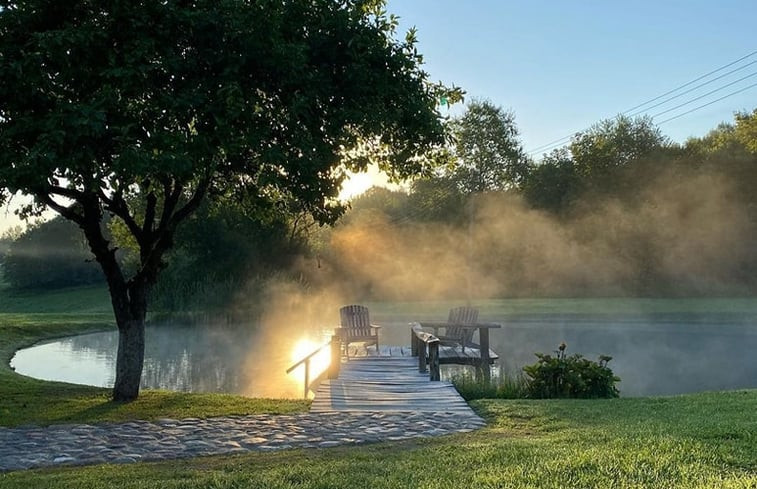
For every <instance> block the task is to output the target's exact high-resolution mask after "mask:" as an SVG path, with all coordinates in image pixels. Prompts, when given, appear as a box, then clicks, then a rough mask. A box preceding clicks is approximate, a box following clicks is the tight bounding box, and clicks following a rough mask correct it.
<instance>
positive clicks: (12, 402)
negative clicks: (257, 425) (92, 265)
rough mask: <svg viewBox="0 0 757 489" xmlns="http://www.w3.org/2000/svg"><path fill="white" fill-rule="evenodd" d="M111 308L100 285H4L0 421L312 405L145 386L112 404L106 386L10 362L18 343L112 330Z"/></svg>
mask: <svg viewBox="0 0 757 489" xmlns="http://www.w3.org/2000/svg"><path fill="white" fill-rule="evenodd" d="M109 308H110V305H109V303H108V293H107V291H105V290H103V289H102V288H100V287H81V288H76V289H68V290H64V291H53V292H44V293H41V292H37V293H24V294H10V293H9V292H8V290H7V289H6V290H0V426H18V425H23V424H37V425H44V424H53V423H70V422H98V421H126V420H131V419H157V418H163V417H167V418H182V417H184V418H185V417H210V416H223V415H230V414H255V413H292V412H303V411H306V410H307V408H308V403H307V402H306V401H302V400H291V401H290V400H275V399H250V398H246V397H241V396H232V395H225V394H185V393H177V392H167V391H143V392H142V393H141V395H140V397H139V399H138V400H137V401H135V402H132V403H127V404H124V403H114V402H111V401H110V400H109V397H110V390H109V389H101V388H96V387H88V386H81V385H74V384H66V383H62V382H47V381H41V380H36V379H32V378H29V377H24V376H21V375H18V374H16V373H15V372H13V371H12V370H11V369H10V367H9V366H8V364H9V362H10V359H11V357H12V356H13V353H14V352H15V351H16V350H17V349H18V348H21V347H24V346H29V345H31V344H33V343H35V342H37V341H39V340H42V339H46V338H54V337H60V336H68V335H73V334H77V333H84V332H91V331H101V330H104V329H112V328H115V325H114V323H113V313H112V312H111V311H110V309H109Z"/></svg>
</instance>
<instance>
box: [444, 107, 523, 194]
mask: <svg viewBox="0 0 757 489" xmlns="http://www.w3.org/2000/svg"><path fill="white" fill-rule="evenodd" d="M452 132H453V135H454V137H455V145H454V155H455V156H456V158H457V165H456V166H455V168H454V170H453V171H452V174H451V178H452V179H453V180H455V181H456V182H457V184H458V186H459V187H460V190H461V191H462V192H464V193H475V192H486V191H492V190H504V189H507V188H514V187H517V186H519V185H520V184H521V183H522V182H523V179H524V178H525V176H526V175H527V174H528V171H529V167H530V164H529V160H528V158H527V157H526V154H525V152H524V151H523V147H522V145H521V143H520V141H519V140H518V128H517V126H516V125H515V115H514V114H513V113H512V112H508V111H505V110H504V109H502V108H501V107H498V106H496V105H494V104H492V103H491V102H488V101H479V100H474V101H472V102H471V103H470V104H468V107H467V108H466V111H465V113H464V114H463V115H462V116H461V117H459V118H457V119H455V120H454V121H453V122H452Z"/></svg>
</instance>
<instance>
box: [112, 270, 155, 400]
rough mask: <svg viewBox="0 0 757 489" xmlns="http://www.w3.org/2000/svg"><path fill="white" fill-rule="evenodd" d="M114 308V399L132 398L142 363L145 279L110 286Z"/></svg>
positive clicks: (143, 355)
mask: <svg viewBox="0 0 757 489" xmlns="http://www.w3.org/2000/svg"><path fill="white" fill-rule="evenodd" d="M110 289H111V290H110V293H111V300H112V303H113V312H114V313H115V315H116V324H117V325H118V354H117V355H116V382H115V384H114V385H113V400H114V401H125V402H128V401H133V400H134V399H136V398H137V396H139V383H140V381H141V379H142V367H143V366H144V363H145V319H146V317H147V290H148V285H147V284H146V283H144V282H131V283H129V284H128V285H127V286H126V288H125V289H124V288H120V287H113V286H111V287H110Z"/></svg>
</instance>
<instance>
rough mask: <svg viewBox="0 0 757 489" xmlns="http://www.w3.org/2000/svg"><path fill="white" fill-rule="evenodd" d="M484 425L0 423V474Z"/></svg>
mask: <svg viewBox="0 0 757 489" xmlns="http://www.w3.org/2000/svg"><path fill="white" fill-rule="evenodd" d="M429 420H433V421H429ZM484 425H485V422H484V421H483V420H482V419H481V418H470V417H469V416H467V417H466V416H460V415H456V414H451V413H422V414H419V413H363V414H355V415H349V414H344V413H321V414H318V413H313V414H310V413H308V414H299V415H285V416H273V415H258V416H228V417H223V418H212V419H205V420H202V419H197V418H187V419H181V420H174V419H162V420H158V421H156V422H148V421H131V422H128V423H120V424H118V423H103V424H99V425H85V424H82V425H72V424H68V425H65V426H61V425H56V426H50V427H37V426H26V427H16V428H0V472H6V471H10V470H23V469H29V468H36V467H45V466H52V465H61V464H66V465H72V464H76V465H81V464H95V463H103V462H106V463H119V464H121V463H134V462H137V461H140V460H166V459H175V458H182V457H193V456H199V455H212V454H220V453H226V454H228V453H242V452H249V451H250V450H258V451H272V450H286V449H291V448H329V447H335V446H340V445H348V444H352V445H357V444H364V443H372V442H380V441H398V440H406V439H409V438H428V437H430V436H440V435H445V434H449V433H456V432H457V433H466V432H470V431H472V430H474V429H478V428H480V427H482V426H484Z"/></svg>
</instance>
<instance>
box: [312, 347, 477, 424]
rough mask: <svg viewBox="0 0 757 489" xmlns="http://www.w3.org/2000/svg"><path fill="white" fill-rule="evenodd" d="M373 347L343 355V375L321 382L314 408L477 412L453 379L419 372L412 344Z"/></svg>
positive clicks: (362, 410) (321, 410)
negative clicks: (347, 356)
mask: <svg viewBox="0 0 757 489" xmlns="http://www.w3.org/2000/svg"><path fill="white" fill-rule="evenodd" d="M370 350H372V348H368V349H367V351H366V355H363V356H359V357H354V358H350V359H349V360H347V359H343V360H342V364H341V369H340V372H339V378H338V379H327V380H324V381H322V382H321V383H320V385H319V386H318V388H317V389H316V391H315V399H313V404H312V405H311V408H310V410H311V411H312V412H333V411H341V412H353V413H354V412H376V411H413V412H447V413H455V414H463V415H468V416H476V414H475V413H474V412H473V410H471V408H470V407H469V406H468V404H467V403H466V402H465V401H464V400H463V398H462V397H460V394H458V392H457V390H455V387H454V386H453V385H452V384H451V383H449V382H429V378H428V373H419V372H418V362H417V359H415V358H413V357H411V356H410V348H409V347H382V348H381V349H380V351H379V352H377V353H378V354H373V355H370V354H368V352H370ZM373 350H374V351H375V349H373ZM405 351H406V354H405ZM379 355H380V356H379Z"/></svg>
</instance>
